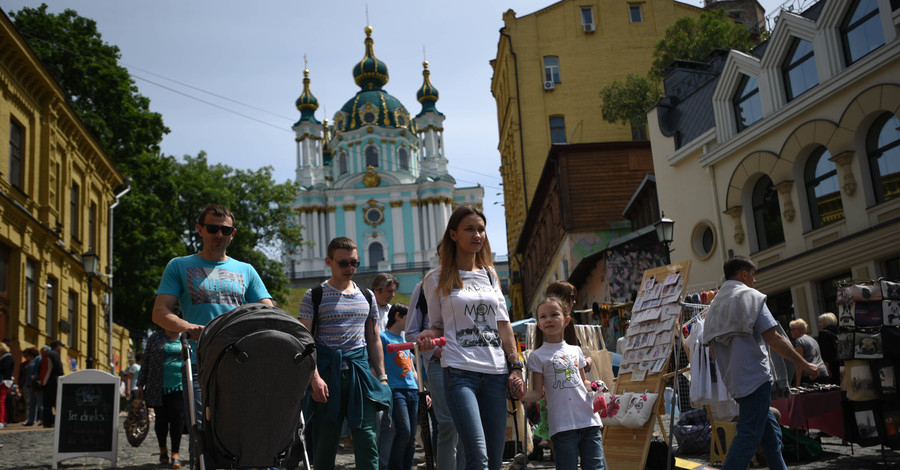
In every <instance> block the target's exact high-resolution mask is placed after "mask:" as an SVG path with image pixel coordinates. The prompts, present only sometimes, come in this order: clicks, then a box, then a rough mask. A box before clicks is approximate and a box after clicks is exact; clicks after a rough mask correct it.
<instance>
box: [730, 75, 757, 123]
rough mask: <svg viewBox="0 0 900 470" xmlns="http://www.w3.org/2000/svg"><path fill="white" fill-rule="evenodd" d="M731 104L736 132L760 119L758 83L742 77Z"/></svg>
mask: <svg viewBox="0 0 900 470" xmlns="http://www.w3.org/2000/svg"><path fill="white" fill-rule="evenodd" d="M732 103H733V104H734V117H735V121H736V122H737V131H738V132H740V131H742V130H744V129H746V128H747V127H750V125H751V124H753V123H755V122H756V121H759V120H760V119H762V99H761V98H760V97H759V82H758V81H757V80H756V78H755V77H751V76H749V75H744V78H742V79H741V82H740V85H739V86H738V90H737V93H735V94H734V98H732Z"/></svg>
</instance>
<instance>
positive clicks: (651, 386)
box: [603, 260, 691, 470]
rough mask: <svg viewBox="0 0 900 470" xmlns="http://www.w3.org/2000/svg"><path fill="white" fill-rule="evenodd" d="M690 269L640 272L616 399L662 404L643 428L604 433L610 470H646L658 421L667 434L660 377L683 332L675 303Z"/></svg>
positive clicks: (611, 428)
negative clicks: (652, 398) (627, 396)
mask: <svg viewBox="0 0 900 470" xmlns="http://www.w3.org/2000/svg"><path fill="white" fill-rule="evenodd" d="M690 268H691V261H690V260H687V261H682V262H680V263H676V264H670V265H668V266H663V267H659V268H654V269H649V270H647V271H644V277H643V280H642V281H641V290H640V292H639V293H638V296H637V298H636V299H635V301H634V306H633V308H632V312H631V324H630V326H629V327H628V332H627V333H626V334H625V340H624V341H625V354H624V355H623V356H622V362H621V364H620V365H619V376H618V378H617V379H616V386H615V391H614V394H615V395H621V394H623V393H629V392H631V393H645V392H647V393H656V394H658V395H657V396H658V397H660V398H659V399H657V400H656V404H655V405H654V406H653V407H652V416H651V417H650V419H648V420H647V422H646V423H644V425H643V427H641V428H628V427H624V426H606V425H605V426H604V427H603V449H604V453H605V454H606V460H607V463H608V465H609V468H610V470H618V469H622V470H632V469H635V468H644V467H645V465H646V463H647V452H648V451H649V449H650V439H651V437H652V435H653V429H654V425H655V423H656V422H657V421H660V423H659V424H660V428H663V429H665V428H664V427H663V424H662V422H661V418H660V410H662V409H664V406H665V400H663V399H662V397H663V394H664V391H665V386H666V381H665V374H664V373H665V372H666V371H667V368H668V365H669V359H670V358H671V357H672V351H673V348H674V345H675V341H676V340H678V341H680V338H679V337H677V336H676V335H675V333H676V331H680V329H681V325H680V323H679V319H680V313H681V305H680V304H679V301H681V300H682V299H683V298H684V290H685V286H686V285H687V281H688V273H689V271H690ZM623 411H624V410H623Z"/></svg>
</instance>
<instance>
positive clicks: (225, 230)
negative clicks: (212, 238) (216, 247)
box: [200, 224, 234, 237]
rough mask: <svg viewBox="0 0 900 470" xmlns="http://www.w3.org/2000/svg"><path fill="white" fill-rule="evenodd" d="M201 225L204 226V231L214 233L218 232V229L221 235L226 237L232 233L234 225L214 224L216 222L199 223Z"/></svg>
mask: <svg viewBox="0 0 900 470" xmlns="http://www.w3.org/2000/svg"><path fill="white" fill-rule="evenodd" d="M200 225H202V226H203V227H206V231H207V232H209V233H210V234H211V235H215V234H217V233H219V230H221V231H222V235H225V236H226V237H227V236H229V235H231V234H232V233H234V227H230V226H228V225H216V224H200Z"/></svg>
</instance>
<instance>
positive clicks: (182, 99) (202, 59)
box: [0, 0, 783, 256]
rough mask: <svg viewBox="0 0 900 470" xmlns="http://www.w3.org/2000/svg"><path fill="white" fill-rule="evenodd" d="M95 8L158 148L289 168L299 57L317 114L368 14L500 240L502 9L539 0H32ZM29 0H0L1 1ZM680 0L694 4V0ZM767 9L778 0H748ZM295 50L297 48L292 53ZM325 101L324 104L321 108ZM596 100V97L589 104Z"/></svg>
mask: <svg viewBox="0 0 900 470" xmlns="http://www.w3.org/2000/svg"><path fill="white" fill-rule="evenodd" d="M45 2H46V3H47V4H48V5H49V10H50V11H51V12H53V13H60V12H62V11H63V10H65V9H67V8H70V9H73V10H75V11H77V12H78V14H79V15H81V16H83V17H86V18H91V19H93V20H95V21H96V22H97V29H98V30H99V32H100V34H101V36H102V38H103V40H104V41H106V42H107V43H109V44H112V45H115V46H118V47H119V49H120V51H121V59H120V64H121V65H123V66H124V67H126V68H127V69H128V70H129V72H130V73H131V75H132V78H133V79H134V81H135V84H136V85H137V87H138V89H139V93H140V94H142V95H144V96H146V97H148V98H149V99H150V109H151V110H152V111H154V112H158V113H160V114H161V115H162V116H163V121H164V122H165V124H166V126H167V127H168V128H169V129H170V130H171V132H170V133H169V134H168V135H166V136H165V138H164V139H163V142H162V145H161V147H162V151H163V153H164V154H166V155H172V156H175V157H177V158H181V157H183V156H185V155H191V156H196V155H197V154H198V153H200V152H201V151H205V152H206V154H207V158H208V159H209V161H210V162H211V163H223V164H225V165H228V166H230V167H233V168H238V169H251V170H256V169H259V168H260V167H263V166H270V167H272V168H273V169H274V178H275V180H276V182H279V183H281V182H284V181H286V180H289V179H290V180H293V179H294V177H295V170H296V146H295V143H294V133H293V131H292V130H291V126H292V125H293V123H295V122H296V121H297V119H298V118H299V116H300V113H299V111H297V109H296V108H295V106H294V101H295V100H296V99H297V97H298V96H300V93H301V92H302V91H303V82H302V80H303V70H304V64H307V67H308V68H309V71H310V80H311V90H312V92H313V94H314V95H315V96H316V97H317V98H318V100H319V109H318V111H317V112H316V117H317V118H318V119H319V121H322V120H324V119H325V118H326V117H327V118H328V119H329V121H331V118H332V116H333V115H334V113H335V112H336V111H338V110H339V109H340V108H341V107H342V106H343V105H344V103H345V102H346V101H348V100H349V99H351V98H352V97H353V96H354V95H355V94H356V92H357V91H358V90H359V87H357V85H356V84H355V83H354V81H353V75H352V70H353V66H354V65H355V64H356V62H358V61H359V60H360V59H362V57H363V56H364V52H365V48H364V40H365V37H366V36H365V33H364V28H365V26H366V25H371V26H372V28H373V33H372V38H373V40H374V47H375V55H376V57H378V58H379V59H380V60H382V61H383V62H385V63H386V64H387V66H388V70H389V73H390V81H389V82H388V83H387V85H386V86H385V87H384V88H385V90H386V91H388V92H389V93H390V94H392V95H393V96H395V97H396V98H398V99H399V100H400V101H401V102H402V103H403V104H404V105H405V106H406V108H407V110H408V111H409V112H410V113H411V114H412V115H416V114H418V113H419V111H420V110H421V105H420V104H419V103H418V102H417V101H416V95H415V94H416V91H417V90H418V89H419V87H420V86H421V85H422V61H423V58H424V59H427V60H428V63H429V70H430V71H431V82H432V84H433V85H434V86H435V87H437V89H438V90H439V92H440V100H439V101H438V102H437V109H438V110H439V111H441V112H442V113H444V115H445V116H446V119H445V121H444V146H445V150H446V156H447V159H448V161H449V165H448V170H449V172H450V174H451V175H453V177H454V178H455V179H456V181H457V185H458V186H475V185H476V184H481V185H482V186H483V187H484V209H485V216H486V218H487V232H488V237H489V239H490V240H491V247H492V249H493V250H494V252H495V254H497V255H500V256H504V255H506V252H507V246H506V225H505V219H504V217H503V206H502V204H503V197H502V194H501V192H502V186H501V184H500V183H501V178H500V174H499V171H498V168H499V166H500V154H499V152H498V150H497V145H498V136H497V112H496V102H495V101H494V98H493V96H492V95H491V88H490V87H491V77H492V75H493V70H492V69H491V67H490V63H489V62H490V60H491V59H493V58H494V57H495V56H496V52H497V42H498V40H499V30H500V28H502V27H503V13H504V12H505V11H506V10H508V9H512V10H514V11H515V12H516V16H517V17H521V16H524V15H527V14H530V13H533V12H535V11H537V10H540V9H542V8H544V7H546V6H549V5H551V4H552V3H554V2H552V1H550V0H505V1H496V0H443V1H434V0H380V1H378V0H371V1H368V2H366V1H363V0H327V1H319V2H313V1H308V0H265V1H259V2H247V1H236V0H192V1H183V0H154V1H152V2H151V1H133V0H131V1H129V0H45ZM41 3H43V2H42V1H30V0H0V8H2V9H3V11H4V12H6V13H7V14H8V13H9V12H11V11H18V10H20V9H21V8H22V7H25V6H27V7H32V8H37V7H39V6H40V5H41ZM683 3H688V4H692V5H697V6H700V5H701V4H702V0H688V1H685V2H683ZM760 3H761V4H762V5H763V7H764V8H765V9H766V12H767V13H770V12H772V11H773V10H774V9H775V8H776V7H777V6H778V5H780V4H781V3H783V2H782V1H780V0H779V1H775V0H765V1H762V2H760ZM305 61H306V62H305ZM326 112H327V116H326ZM598 112H599V110H598Z"/></svg>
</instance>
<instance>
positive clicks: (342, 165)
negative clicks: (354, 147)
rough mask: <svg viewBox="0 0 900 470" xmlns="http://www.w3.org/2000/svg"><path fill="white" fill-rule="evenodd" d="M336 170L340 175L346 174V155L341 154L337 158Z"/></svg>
mask: <svg viewBox="0 0 900 470" xmlns="http://www.w3.org/2000/svg"><path fill="white" fill-rule="evenodd" d="M338 170H339V171H340V174H342V175H343V174H345V173H347V154H346V153H344V152H341V156H340V157H338Z"/></svg>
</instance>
